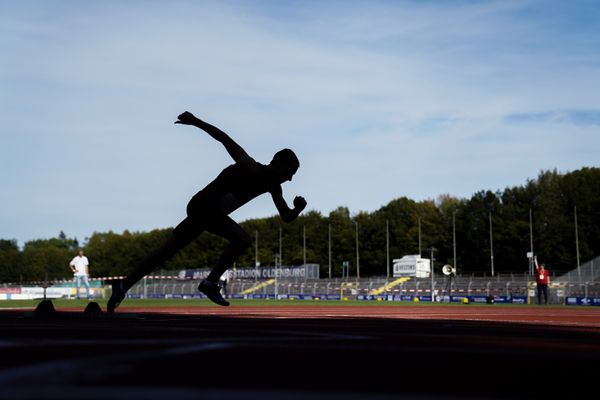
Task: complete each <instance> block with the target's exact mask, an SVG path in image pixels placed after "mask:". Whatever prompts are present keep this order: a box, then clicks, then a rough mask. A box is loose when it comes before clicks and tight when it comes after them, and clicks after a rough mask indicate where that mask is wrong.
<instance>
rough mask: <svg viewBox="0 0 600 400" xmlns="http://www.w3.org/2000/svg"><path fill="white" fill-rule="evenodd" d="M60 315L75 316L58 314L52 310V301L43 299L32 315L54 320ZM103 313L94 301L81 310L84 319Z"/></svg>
mask: <svg viewBox="0 0 600 400" xmlns="http://www.w3.org/2000/svg"><path fill="white" fill-rule="evenodd" d="M59 314H60V316H61V317H62V316H65V315H73V316H74V315H75V314H74V313H71V312H69V313H59V312H57V311H56V309H55V308H54V304H53V303H52V300H49V299H44V300H42V301H41V302H40V303H39V304H38V305H37V307H36V308H35V311H34V313H33V315H34V316H35V317H38V318H54V317H57V316H58V315H59ZM103 314H104V313H103V311H102V309H101V308H100V305H99V304H98V303H96V302H95V301H91V302H89V303H88V305H87V306H86V307H85V309H84V310H83V315H84V316H85V317H99V316H101V315H103Z"/></svg>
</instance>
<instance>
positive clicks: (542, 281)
mask: <svg viewBox="0 0 600 400" xmlns="http://www.w3.org/2000/svg"><path fill="white" fill-rule="evenodd" d="M533 261H534V262H535V281H536V282H537V295H538V304H542V295H543V296H544V304H548V285H549V284H550V273H549V272H548V270H547V269H546V268H545V267H544V264H538V261H537V256H534V257H533Z"/></svg>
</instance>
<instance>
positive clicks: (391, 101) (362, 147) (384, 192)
mask: <svg viewBox="0 0 600 400" xmlns="http://www.w3.org/2000/svg"><path fill="white" fill-rule="evenodd" d="M598 20H600V5H598V3H597V2H594V1H497V2H494V1H486V2H476V1H439V2H438V1H326V2H320V1H298V2H278V1H239V2H228V1H215V2H210V1H206V2H203V1H172V2H164V1H102V2H80V1H19V2H17V1H4V2H0V54H2V57H1V59H0V120H1V121H2V127H1V128H0V138H1V140H2V146H1V147H0V167H1V169H2V175H1V177H2V178H1V179H2V190H1V191H0V204H1V207H0V238H5V239H13V238H14V239H17V240H18V241H19V243H20V244H22V243H23V242H24V241H27V240H31V239H37V238H48V237H54V236H56V235H58V233H59V232H60V231H61V230H63V231H64V232H65V233H66V234H67V236H69V237H77V238H78V239H79V240H80V241H84V240H85V238H86V237H89V236H90V235H91V234H92V233H93V232H94V231H97V232H106V231H109V230H113V231H115V232H122V231H123V230H125V229H128V230H130V231H147V230H151V229H154V228H166V227H169V226H174V225H175V224H177V223H178V222H179V220H180V219H182V218H183V217H184V216H185V205H186V203H187V201H188V199H189V198H190V197H191V196H192V195H193V194H194V193H195V192H196V191H198V190H199V189H201V188H202V187H203V186H204V185H205V184H207V183H208V182H209V181H211V180H212V179H213V178H214V177H215V176H216V174H218V173H219V172H220V171H221V169H223V168H224V167H225V166H227V165H228V164H229V163H230V159H229V158H228V155H227V153H226V152H225V151H224V149H222V148H221V147H220V145H219V144H218V143H216V142H214V141H213V140H211V139H210V138H209V137H208V136H207V135H205V134H203V133H202V132H201V131H199V130H197V129H194V128H191V127H185V126H180V125H173V121H175V119H176V117H177V115H178V114H179V113H181V112H183V111H185V110H189V111H191V112H193V113H195V114H196V115H197V116H199V117H200V118H202V119H204V120H206V121H207V122H210V123H213V124H215V125H217V126H218V127H220V128H221V129H223V130H224V131H226V132H228V133H229V134H230V135H231V136H232V137H234V138H235V139H236V140H237V141H238V142H239V143H240V144H241V145H242V146H243V147H245V148H246V150H247V151H248V152H249V153H250V154H251V155H253V156H254V157H255V159H256V160H258V161H261V162H264V163H267V162H268V161H269V160H270V159H271V157H272V155H273V153H275V152H276V151H277V150H279V149H281V148H283V147H289V148H292V149H294V150H295V151H296V153H297V154H298V155H299V158H300V160H301V168H300V170H299V172H298V174H297V175H296V177H295V178H294V180H293V181H292V182H291V183H288V184H286V185H284V188H283V189H284V196H286V198H287V199H289V202H291V200H292V199H293V197H294V196H296V195H303V196H304V197H305V198H306V199H307V201H308V203H309V206H308V208H309V209H313V210H318V211H320V212H322V213H323V214H327V213H329V212H330V211H331V210H333V209H335V208H336V207H338V206H347V207H349V208H350V210H351V212H353V213H356V212H359V211H373V210H376V209H378V208H379V207H381V206H382V205H384V204H387V203H388V202H389V201H391V200H392V199H394V198H398V197H401V196H407V197H410V198H413V199H415V200H424V199H435V198H437V197H438V196H439V195H441V194H451V195H454V196H458V197H469V196H471V195H472V194H473V193H474V192H477V191H479V190H487V189H489V190H503V189H504V188H506V187H510V186H517V185H522V184H524V183H525V182H526V180H527V179H529V178H535V177H536V176H537V174H538V173H539V171H540V170H546V169H555V168H556V169H557V170H559V171H561V172H567V171H571V170H575V169H578V168H581V167H583V166H598V160H599V159H600V158H599V155H600V135H599V133H600V52H599V51H598V49H600V28H599V26H600V25H598V24H597V21H598ZM275 212H276V211H275V208H274V206H273V205H272V203H271V200H270V198H269V197H268V196H262V197H260V198H258V199H256V200H255V201H254V202H253V203H251V204H248V205H247V206H246V207H244V208H242V209H240V210H238V211H236V213H234V214H233V217H234V218H235V219H237V220H245V219H249V218H256V217H266V216H270V215H274V214H275Z"/></svg>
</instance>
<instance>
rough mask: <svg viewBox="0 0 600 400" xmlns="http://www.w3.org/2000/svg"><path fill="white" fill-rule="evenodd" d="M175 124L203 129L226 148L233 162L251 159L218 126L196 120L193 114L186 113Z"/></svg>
mask: <svg viewBox="0 0 600 400" xmlns="http://www.w3.org/2000/svg"><path fill="white" fill-rule="evenodd" d="M175 123H176V124H183V125H192V126H195V127H197V128H200V129H202V130H203V131H204V132H206V133H208V134H209V135H210V136H212V137H213V138H214V139H215V140H217V141H219V142H221V143H222V144H223V146H225V150H227V152H228V153H229V155H230V156H231V158H233V160H234V161H236V162H237V161H240V160H242V159H244V158H250V156H249V155H248V153H246V151H245V150H244V149H243V148H242V147H241V146H240V145H239V144H237V143H236V142H235V141H234V140H233V139H232V138H231V137H229V135H228V134H226V133H225V132H223V131H222V130H220V129H219V128H217V127H216V126H213V125H211V124H209V123H206V122H204V121H202V120H201V119H200V118H196V117H195V116H194V114H192V113H191V112H188V111H186V112H184V113H183V114H181V115H179V117H177V121H175Z"/></svg>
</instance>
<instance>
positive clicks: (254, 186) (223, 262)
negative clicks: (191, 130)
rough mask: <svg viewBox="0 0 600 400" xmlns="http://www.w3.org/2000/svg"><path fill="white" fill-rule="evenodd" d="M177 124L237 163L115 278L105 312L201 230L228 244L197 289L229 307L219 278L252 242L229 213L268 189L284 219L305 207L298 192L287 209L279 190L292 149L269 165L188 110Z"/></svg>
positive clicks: (293, 160) (294, 162)
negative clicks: (209, 138) (203, 135)
mask: <svg viewBox="0 0 600 400" xmlns="http://www.w3.org/2000/svg"><path fill="white" fill-rule="evenodd" d="M175 123H176V124H183V125H192V126H195V127H197V128H200V129H202V130H203V131H205V132H206V133H208V134H209V135H210V136H212V137H213V138H214V139H215V140H217V141H219V142H221V144H223V146H225V150H227V152H228V153H229V155H230V156H231V158H233V160H234V161H235V163H234V164H232V165H230V166H228V167H227V168H225V169H224V170H223V171H222V172H221V173H220V174H219V175H218V176H217V177H216V178H215V180H213V181H212V182H211V183H209V184H208V185H207V186H206V187H205V188H204V189H202V190H201V191H199V192H198V193H196V194H195V195H194V196H193V197H192V199H191V200H190V201H189V203H188V205H187V217H186V218H185V219H184V220H183V221H181V223H179V225H177V227H175V229H174V230H173V233H172V235H170V237H169V238H168V239H167V240H166V242H165V243H164V244H163V245H162V246H161V247H160V248H158V249H157V250H155V251H154V252H153V253H151V254H150V255H148V256H147V257H146V258H145V259H143V260H142V261H141V263H140V264H139V265H138V266H137V267H136V268H135V269H134V270H133V271H132V272H131V273H130V274H129V275H128V276H127V278H125V279H123V280H117V281H113V284H112V295H111V297H110V299H109V300H108V305H107V310H108V312H111V313H112V312H114V310H115V309H116V308H117V307H118V306H119V304H120V303H121V301H123V299H124V298H125V294H126V293H127V291H128V290H129V289H130V288H131V287H132V286H133V285H134V284H135V283H136V282H137V281H139V280H140V279H142V278H143V277H144V276H146V275H147V274H149V273H150V272H151V271H152V270H154V269H155V268H156V267H157V266H158V265H160V264H161V263H163V262H165V261H167V260H168V259H170V258H171V257H173V256H174V255H175V253H177V252H178V251H179V250H181V249H182V248H184V247H185V246H187V245H188V244H190V243H191V242H192V241H193V240H194V239H195V238H196V237H198V236H199V235H200V234H201V233H202V232H204V231H207V232H211V233H214V234H216V235H219V236H221V237H223V238H225V239H227V240H228V241H229V244H228V245H227V246H226V247H225V249H224V250H223V253H222V254H221V257H220V259H219V261H218V262H217V264H216V266H215V267H214V268H213V269H212V271H211V272H210V274H209V275H208V277H207V278H206V279H204V280H203V281H202V282H201V283H200V285H198V290H199V291H200V292H202V293H204V294H205V295H206V296H207V297H208V298H209V299H210V300H212V301H213V302H215V303H217V304H219V305H222V306H228V305H229V302H227V301H226V300H225V299H223V297H222V296H221V294H220V291H219V285H218V282H219V278H220V277H221V275H222V274H223V273H224V272H225V271H226V270H227V269H228V268H230V267H231V266H232V265H233V262H234V261H235V260H236V259H237V258H238V257H239V256H240V255H241V254H242V253H243V252H244V251H245V250H246V248H248V247H249V246H250V245H251V243H252V239H251V238H250V236H249V235H248V234H247V233H246V231H244V230H243V229H242V227H241V226H239V225H238V224H237V223H236V222H235V221H234V220H232V219H231V218H230V217H229V216H228V215H229V214H230V213H231V212H233V211H234V210H237V209H238V208H239V207H241V206H243V205H244V204H246V203H247V202H249V201H250V200H252V199H254V198H255V197H257V196H259V195H261V194H263V193H267V192H269V193H270V194H271V197H272V198H273V203H275V207H276V208H277V211H278V212H279V215H280V216H281V218H282V219H283V221H285V222H291V221H293V220H294V219H296V218H297V217H298V215H299V214H300V213H301V212H302V210H304V208H305V207H306V200H304V198H303V197H301V196H297V197H296V198H294V208H289V206H288V205H287V203H286V201H285V199H284V198H283V195H282V190H281V184H282V183H284V182H286V181H291V180H292V176H293V175H294V174H295V173H296V171H297V170H298V168H299V166H300V163H299V161H298V158H297V157H296V155H295V154H294V152H293V151H292V150H290V149H283V150H281V151H279V152H277V153H276V154H275V155H274V156H273V160H271V162H270V163H269V164H268V165H263V164H260V163H258V162H256V161H255V160H254V159H253V158H252V157H250V156H249V155H248V153H246V151H245V150H244V149H243V148H242V147H241V146H240V145H238V144H237V143H236V142H235V141H234V140H233V139H231V138H230V137H229V135H227V134H226V133H225V132H223V131H221V130H220V129H218V128H216V127H214V126H212V125H210V124H208V123H206V122H204V121H202V120H200V119H198V118H196V117H195V116H194V115H193V114H192V113H190V112H187V111H186V112H184V113H183V114H181V115H180V116H179V117H178V120H177V121H175Z"/></svg>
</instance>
